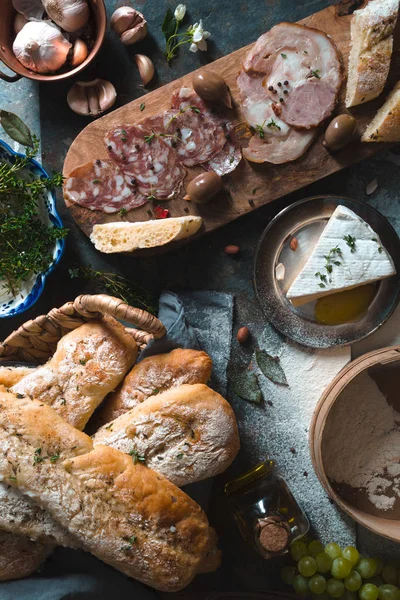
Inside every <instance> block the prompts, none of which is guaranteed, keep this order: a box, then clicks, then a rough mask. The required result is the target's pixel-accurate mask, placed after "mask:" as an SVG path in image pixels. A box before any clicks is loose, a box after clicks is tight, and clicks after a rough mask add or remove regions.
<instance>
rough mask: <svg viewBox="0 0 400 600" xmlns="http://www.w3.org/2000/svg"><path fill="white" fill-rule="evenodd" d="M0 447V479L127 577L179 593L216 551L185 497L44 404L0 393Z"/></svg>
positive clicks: (211, 536)
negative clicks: (28, 497) (95, 442)
mask: <svg viewBox="0 0 400 600" xmlns="http://www.w3.org/2000/svg"><path fill="white" fill-rule="evenodd" d="M0 447H1V449H2V452H1V453H0V479H1V480H3V481H4V482H5V483H7V484H9V485H11V486H13V487H15V488H17V489H19V491H21V492H23V493H24V494H29V496H30V497H31V498H32V499H33V500H34V501H35V502H37V503H38V504H39V505H40V506H41V507H42V508H44V509H46V510H48V511H49V513H50V514H51V515H52V516H53V518H54V519H55V520H56V521H57V522H58V523H60V525H61V526H62V527H64V528H65V529H66V530H68V531H69V533H70V534H71V535H73V536H74V537H75V538H76V539H77V540H79V542H81V543H82V545H83V547H84V549H85V550H87V551H89V552H91V553H92V554H94V555H95V556H97V557H98V558H100V559H101V560H103V561H104V562H106V563H108V564H110V565H112V566H114V567H115V568H117V569H119V570H120V571H122V572H123V573H125V574H126V575H128V576H130V577H133V578H135V579H138V580H139V581H142V582H143V583H145V584H147V585H150V586H152V587H155V588H156V589H159V590H163V591H178V590H180V589H182V588H183V587H185V586H186V585H187V584H188V583H190V581H191V580H192V579H193V577H194V576H195V574H196V573H197V572H200V571H202V570H203V569H204V564H205V562H207V561H208V559H209V555H210V553H211V554H214V555H215V556H217V551H216V548H215V541H216V539H215V533H214V531H213V530H212V529H210V527H209V525H208V521H207V518H206V516H205V514H204V513H203V511H202V510H201V509H200V507H199V506H198V505H197V504H196V503H195V502H194V501H193V500H191V498H189V497H188V496H187V495H186V494H185V493H184V492H182V491H181V490H180V489H179V488H177V487H176V486H174V485H173V484H172V483H170V482H169V481H168V480H167V479H165V478H164V477H163V476H162V475H159V474H157V473H155V471H152V470H151V469H148V468H147V467H145V466H144V465H141V464H140V463H137V464H134V463H133V461H132V458H131V457H129V456H128V455H126V454H123V453H122V452H119V451H118V450H115V449H114V448H110V447H107V446H102V445H99V446H96V447H94V448H93V446H92V441H91V439H90V438H89V437H88V436H87V435H85V434H84V433H81V432H79V431H77V430H76V429H75V428H74V427H72V426H71V425H69V424H68V423H66V422H65V421H64V420H63V419H62V418H61V417H60V416H59V415H58V414H57V413H56V412H55V411H54V410H53V409H52V408H50V407H49V406H47V405H46V404H43V403H41V402H39V401H37V400H31V399H29V398H19V397H17V396H15V395H13V394H7V393H1V394H0ZM88 448H90V450H89V451H87V450H88ZM214 566H215V565H214Z"/></svg>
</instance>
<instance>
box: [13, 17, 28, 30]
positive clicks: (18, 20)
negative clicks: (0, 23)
mask: <svg viewBox="0 0 400 600" xmlns="http://www.w3.org/2000/svg"><path fill="white" fill-rule="evenodd" d="M27 23H28V19H27V18H26V17H24V15H22V14H21V13H17V14H16V15H15V19H14V31H15V33H19V32H20V31H21V29H22V28H23V26H24V25H26V24H27Z"/></svg>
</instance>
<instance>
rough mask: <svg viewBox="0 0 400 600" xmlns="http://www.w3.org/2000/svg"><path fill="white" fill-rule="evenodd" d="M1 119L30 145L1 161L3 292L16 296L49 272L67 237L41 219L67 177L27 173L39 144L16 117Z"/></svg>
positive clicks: (3, 115) (0, 275)
mask: <svg viewBox="0 0 400 600" xmlns="http://www.w3.org/2000/svg"><path fill="white" fill-rule="evenodd" d="M0 117H1V123H2V125H3V127H4V129H5V130H6V131H7V133H9V135H10V136H11V137H13V139H16V140H17V141H19V142H20V143H21V142H22V143H25V144H26V145H27V148H26V154H25V156H14V157H13V158H12V159H10V160H4V161H2V162H1V161H0V280H2V281H1V283H2V287H3V290H1V289H0V292H1V291H4V290H5V291H6V292H7V293H9V294H12V295H13V296H14V297H15V296H17V294H18V293H19V292H20V289H21V286H22V284H23V282H24V281H26V280H27V279H29V278H30V277H31V276H32V275H37V274H38V273H41V272H44V271H46V270H47V269H48V267H49V266H50V264H51V262H52V251H53V247H54V243H55V241H56V240H59V239H62V238H64V237H65V236H66V235H67V230H66V229H63V228H59V227H55V226H53V225H49V224H48V223H46V222H45V221H43V220H42V219H41V218H40V212H41V204H42V203H43V202H44V197H45V195H46V194H47V193H48V191H49V190H52V189H54V188H57V187H60V186H61V185H62V180H63V178H62V175H61V174H55V175H53V177H51V178H45V177H37V176H35V175H34V174H33V173H32V172H30V171H28V172H26V171H25V169H26V167H27V166H28V165H29V163H30V161H31V159H32V158H33V156H35V154H36V153H37V151H38V148H39V141H38V139H37V138H36V137H35V136H31V134H30V132H29V130H28V129H27V127H26V125H25V124H24V123H23V122H22V121H21V120H20V119H19V117H17V116H16V115H13V114H12V113H5V111H0ZM10 124H11V125H12V127H11V126H10Z"/></svg>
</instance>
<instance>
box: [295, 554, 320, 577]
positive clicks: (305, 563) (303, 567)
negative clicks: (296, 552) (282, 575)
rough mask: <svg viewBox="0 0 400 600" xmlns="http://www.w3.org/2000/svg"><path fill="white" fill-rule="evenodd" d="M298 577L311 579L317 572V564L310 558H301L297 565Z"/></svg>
mask: <svg viewBox="0 0 400 600" xmlns="http://www.w3.org/2000/svg"><path fill="white" fill-rule="evenodd" d="M297 568H298V570H299V573H300V575H303V576H304V577H311V576H312V575H314V574H315V573H316V572H317V563H316V561H315V558H313V557H312V556H303V557H302V558H301V559H300V560H299V564H298V565H297Z"/></svg>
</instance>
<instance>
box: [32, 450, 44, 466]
mask: <svg viewBox="0 0 400 600" xmlns="http://www.w3.org/2000/svg"><path fill="white" fill-rule="evenodd" d="M41 454H42V449H41V448H36V450H35V452H34V454H33V464H34V465H36V464H37V463H40V462H43V461H44V458H43V456H41Z"/></svg>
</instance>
